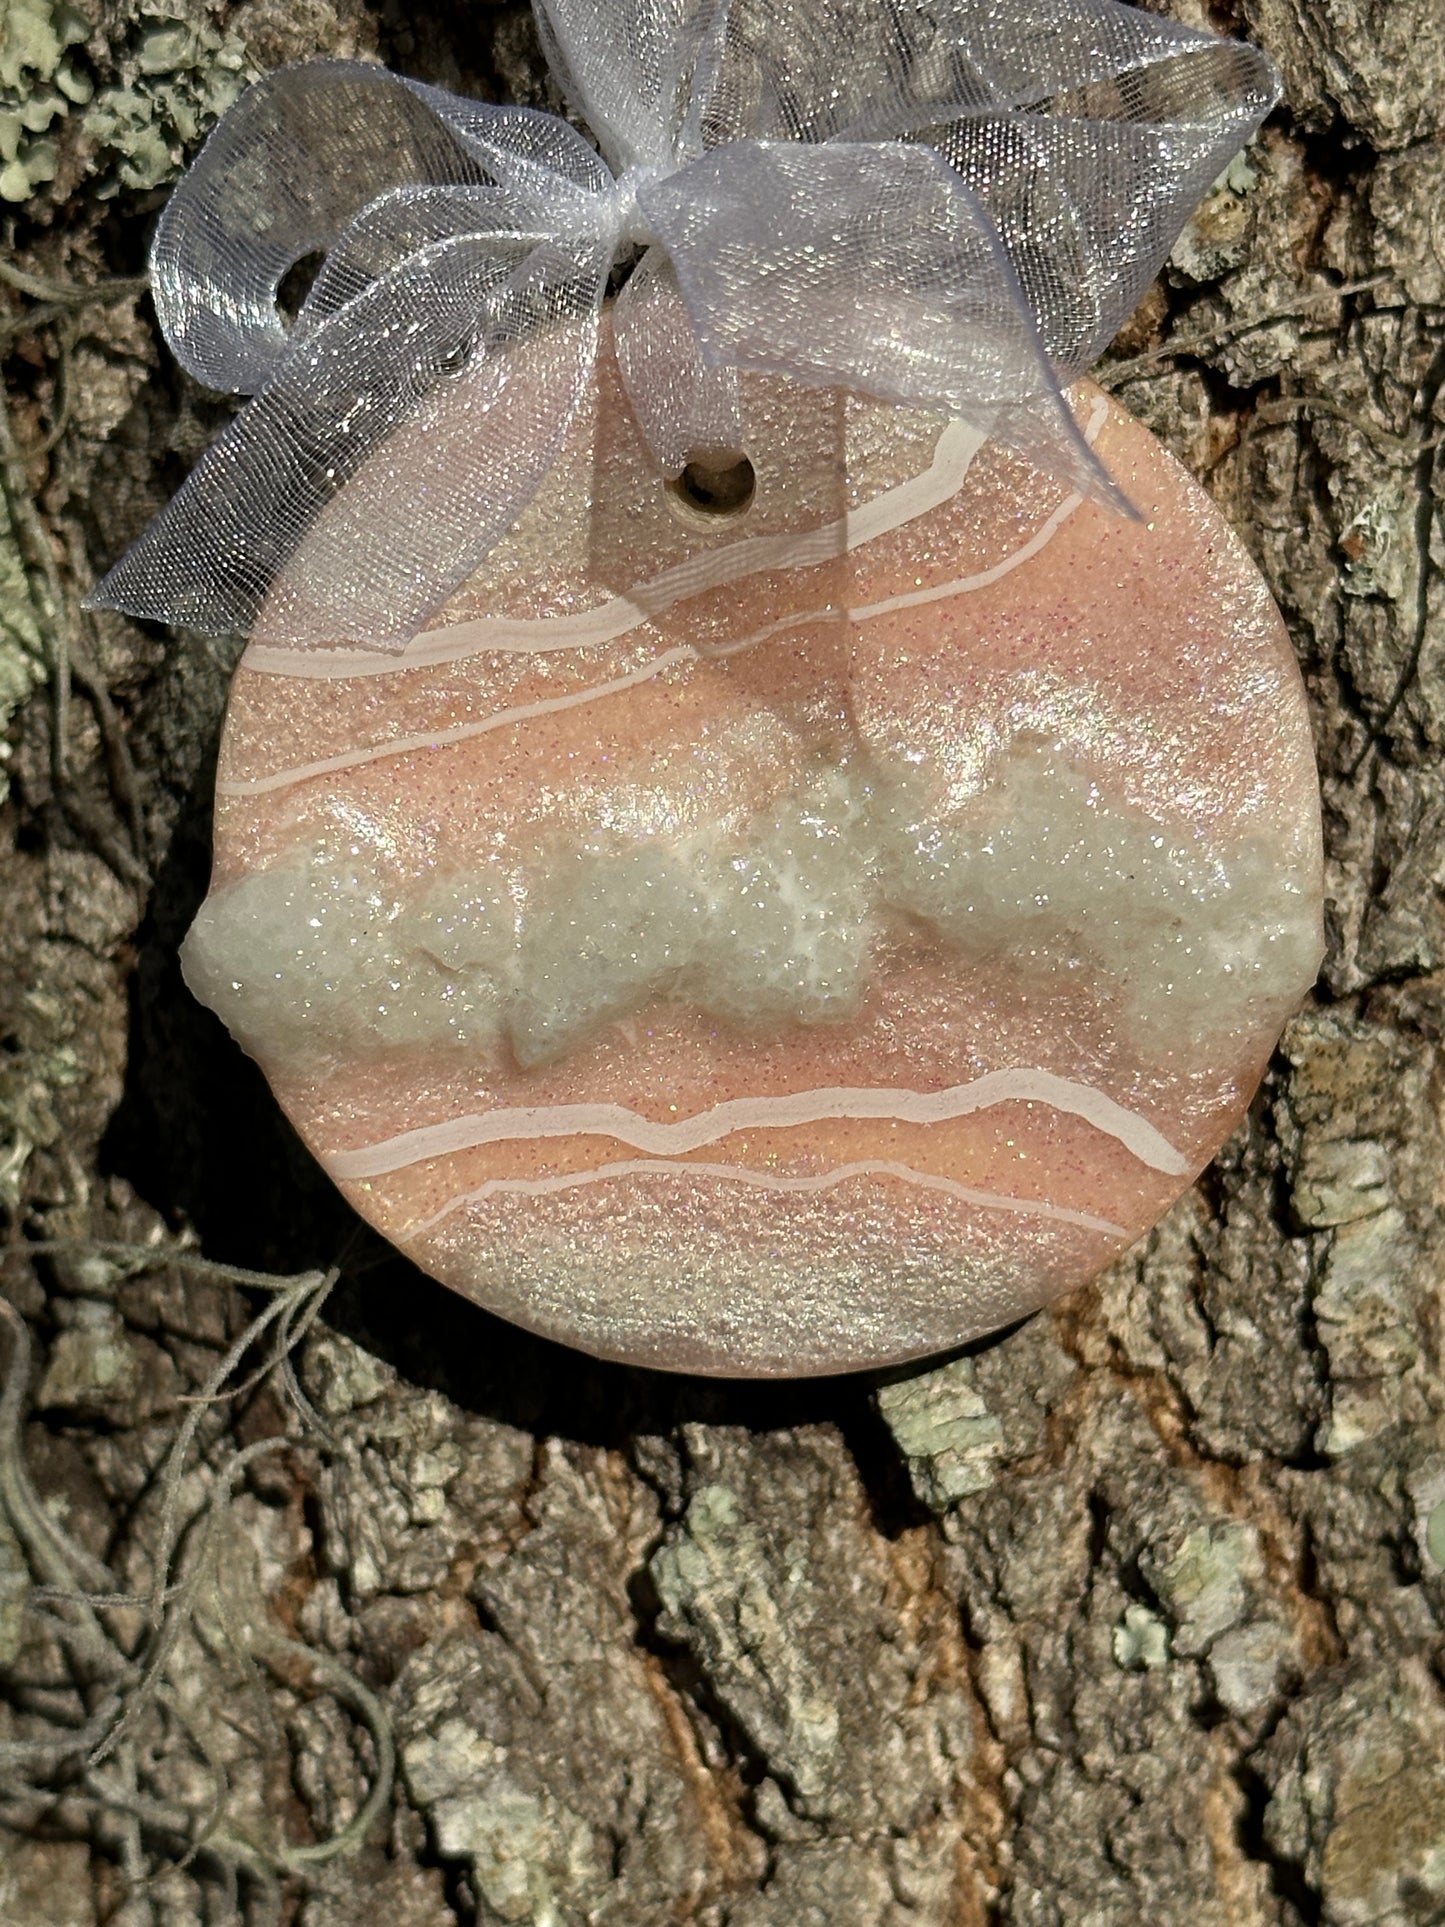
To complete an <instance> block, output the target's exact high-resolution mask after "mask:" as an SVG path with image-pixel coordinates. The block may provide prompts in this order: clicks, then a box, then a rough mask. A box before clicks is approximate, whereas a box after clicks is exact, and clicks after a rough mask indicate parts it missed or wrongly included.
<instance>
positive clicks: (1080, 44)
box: [93, 0, 1277, 649]
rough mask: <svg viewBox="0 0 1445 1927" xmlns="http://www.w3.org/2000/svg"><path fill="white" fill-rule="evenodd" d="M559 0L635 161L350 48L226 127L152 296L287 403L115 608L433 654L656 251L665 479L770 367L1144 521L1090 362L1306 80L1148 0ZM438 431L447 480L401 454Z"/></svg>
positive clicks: (213, 460) (272, 85)
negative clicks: (412, 440)
mask: <svg viewBox="0 0 1445 1927" xmlns="http://www.w3.org/2000/svg"><path fill="white" fill-rule="evenodd" d="M535 4H536V11H537V17H538V23H539V26H540V28H541V31H542V38H543V44H544V46H545V48H546V51H547V57H548V60H549V61H550V63H551V65H552V68H553V70H554V72H555V73H556V75H557V76H558V78H559V80H560V82H561V84H562V85H563V87H564V89H565V90H566V92H567V94H568V96H569V99H570V101H571V103H572V105H573V106H574V108H575V109H576V111H577V113H578V114H579V115H580V116H581V117H582V118H583V119H585V121H586V123H587V125H588V126H589V127H590V128H591V129H592V131H593V133H594V134H595V136H596V138H597V141H598V143H599V145H600V147H601V150H602V151H601V154H600V155H599V154H598V153H597V152H596V150H595V149H594V148H593V147H592V146H591V145H590V144H589V143H588V141H586V140H585V139H584V138H583V137H582V135H581V134H579V133H578V132H576V131H575V129H574V128H573V127H571V126H570V125H569V124H568V123H566V122H564V121H562V120H560V119H557V118H555V117H554V116H552V115H549V114H542V113H536V112H532V111H529V110H527V109H523V108H517V107H496V106H490V105H487V104H484V103H482V102H479V101H473V100H464V99H460V98H458V97H456V96H454V95H451V94H446V93H443V92H440V91H439V90H438V89H436V88H433V87H424V86H421V85H419V84H417V83H416V82H413V81H407V80H402V79H399V78H398V77H397V76H396V75H394V74H391V73H389V72H387V71H386V70H385V69H384V68H381V67H373V66H366V65H362V64H359V63H355V62H349V61H317V62H313V63H304V64H301V65H297V66H292V67H284V68H282V69H280V70H279V71H278V72H276V73H273V74H271V75H270V76H269V77H267V78H266V79H264V80H261V81H259V82H257V84H256V85H255V86H253V87H252V88H251V89H250V90H249V91H248V92H247V93H246V94H244V95H243V96H242V98H241V99H240V100H239V101H238V102H237V103H236V105H235V106H234V107H233V108H232V109H231V110H230V112H229V113H228V114H227V115H226V116H225V118H224V120H222V121H221V123H220V125H219V126H218V127H217V128H216V129H215V131H214V132H213V133H212V134H211V136H210V138H209V140H208V141H207V142H206V144H205V146H204V147H203V149H202V150H201V153H200V154H199V156H198V157H197V159H196V161H195V162H194V164H193V165H192V166H191V168H190V170H189V172H188V173H187V174H186V176H185V177H184V179H183V180H182V181H181V183H180V185H179V186H178V187H177V189H176V191H175V194H174V195H173V196H172V198H171V201H170V203H169V205H168V206H167V208H166V210H165V212H164V214H163V215H162V217H161V220H160V223H159V226H158V228H157V231H156V237H155V242H154V246H153V249H152V254H151V279H152V287H153V290H154V295H155V303H156V309H157V313H158V315H159V317H160V322H161V326H162V328H163V329H164V331H165V335H166V338H167V340H168V341H169V343H170V345H171V347H172V348H173V350H174V351H175V354H176V356H177V358H178V359H179V360H180V362H181V363H182V365H183V366H184V367H185V368H186V369H188V370H189V372H190V373H191V374H192V375H194V376H195V377H196V378H197V379H198V380H199V381H202V382H204V383H205V384H206V385H207V386H208V387H211V388H216V389H229V390H232V391H234V392H236V393H239V394H245V395H250V396H252V397H253V399H252V400H251V401H250V403H249V404H248V406H247V407H246V408H245V409H243V410H242V412H241V413H240V414H239V415H238V416H237V417H236V419H235V420H234V422H232V424H231V425H230V427H229V428H227V430H226V431H225V433H224V434H223V435H222V436H221V437H220V439H219V440H218V441H217V442H216V443H215V445H214V446H213V447H212V448H211V449H210V450H209V452H208V453H207V454H206V455H205V456H204V457H203V458H202V460H201V461H200V462H199V463H198V464H197V466H196V468H195V469H194V471H193V472H192V474H191V475H190V477H189V479H188V480H187V482H186V483H185V485H184V486H183V487H182V489H181V490H180V492H179V493H178V494H177V495H176V497H175V498H174V500H173V501H172V502H171V503H170V504H169V506H168V507H167V508H166V509H165V510H164V511H163V512H162V513H161V515H159V516H158V517H157V518H156V520H155V521H154V522H153V523H152V524H151V526H150V528H149V529H148V530H147V531H146V533H145V534H144V535H143V536H142V537H141V539H140V540H139V541H138V542H137V543H136V544H135V546H134V547H133V548H132V549H131V550H130V551H129V553H128V554H127V555H125V556H124V557H123V558H122V560H121V561H120V563H119V564H118V565H117V566H116V567H115V568H114V569H112V570H111V572H110V574H109V575H108V576H106V578H105V580H104V581H103V582H102V583H101V584H100V586H99V588H98V589H97V591H96V593H95V596H94V598H93V600H94V601H95V603H96V604H98V605H100V606H108V607H113V608H120V609H126V610H129V611H131V612H132V613H134V614H136V615H142V616H149V617H154V618H158V619H161V620H164V621H168V622H174V623H180V624H184V625H186V626H188V627H191V628H195V629H201V630H207V631H212V632H226V631H243V632H254V633H260V632H262V631H263V630H264V632H265V633H266V634H268V635H277V636H284V637H285V638H286V639H287V640H289V641H291V642H299V643H304V642H323V641H342V640H345V641H354V642H360V643H364V644H368V645H371V646H373V647H377V648H383V649H397V648H400V647H403V646H404V645H405V643H406V641H407V640H408V638H409V637H410V636H412V635H413V634H414V633H415V632H416V630H417V629H418V628H419V627H420V626H421V625H422V624H423V623H424V622H425V620H426V618H427V616H428V615H429V614H430V613H431V612H432V611H433V610H434V609H436V607H437V606H438V605H439V604H440V603H441V602H443V601H444V600H445V599H446V597H447V596H448V595H449V594H450V593H451V592H452V591H453V590H454V589H455V588H456V587H457V586H458V585H459V584H460V583H462V582H463V581H465V580H466V578H467V577H468V576H469V575H470V574H471V573H472V572H473V571H474V570H475V569H476V567H477V566H478V564H479V563H480V562H481V561H482V559H483V558H484V557H485V555H486V554H487V552H488V550H489V549H490V548H491V547H492V546H493V545H494V544H495V543H496V542H497V541H498V539H499V538H500V537H501V536H502V535H503V534H504V533H505V532H506V531H507V530H508V529H509V528H511V527H512V526H513V525H514V524H515V522H516V521H517V519H518V517H519V516H520V515H521V513H522V512H523V510H524V509H525V508H526V506H527V504H528V503H529V502H530V501H531V499H532V497H533V495H534V494H535V493H536V491H537V489H538V487H539V486H540V484H541V482H542V480H543V478H544V477H545V476H546V474H547V472H548V469H549V468H550V467H551V465H552V464H553V462H555V460H556V459H557V456H558V453H559V451H560V450H561V448H562V446H563V444H564V442H565V440H566V438H567V435H568V430H569V427H570V425H571V423H572V421H573V418H574V416H575V414H576V411H577V409H578V406H579V404H580V403H581V401H582V399H583V397H584V395H585V394H586V393H587V391H588V388H589V384H590V383H591V381H592V378H593V364H594V360H595V357H596V354H597V350H598V342H599V324H600V317H601V310H602V304H603V298H604V296H605V294H606V291H607V288H608V283H609V278H610V276H611V274H612V271H613V269H614V267H615V266H616V265H617V264H618V262H619V261H628V260H631V259H633V258H634V256H636V254H637V253H638V251H639V250H640V251H641V258H640V260H638V261H637V263H636V266H635V267H634V269H633V272H632V274H631V276H630V278H629V279H628V280H627V281H626V283H625V285H624V286H623V288H622V291H621V294H620V296H619V298H618V300H617V302H616V307H615V315H614V340H615V351H616V355H617V360H618V364H619V368H620V372H621V376H622V380H623V382H624V384H625V387H626V390H627V393H628V395H629V397H630V400H631V404H632V407H633V409H634V411H635V413H636V415H637V419H638V422H639V424H640V426H641V428H642V430H643V432H644V433H645V435H646V436H647V439H648V441H649V442H650V444H651V446H652V448H653V450H654V452H655V454H656V457H657V461H658V463H659V465H660V467H661V468H662V469H663V470H664V471H665V472H667V473H669V474H676V473H677V472H678V471H679V470H680V469H681V468H682V467H683V465H684V463H685V462H686V461H687V459H688V458H689V455H690V454H691V453H692V452H694V451H696V450H699V449H718V448H727V447H738V446H743V445H745V436H746V424H745V422H744V420H743V418H742V414H741V403H740V399H739V397H740V387H739V381H738V374H739V371H743V370H752V371H759V372H763V373H767V374H772V375H780V374H781V375H786V376H790V377H792V378H793V379H794V380H797V381H799V382H803V383H806V384H809V385H812V386H828V387H832V386H841V387H846V388H852V389H856V390H860V391H862V392H864V393H866V394H869V395H874V396H879V397H882V398H884V399H886V400H891V401H896V402H900V403H904V404H907V405H909V406H911V407H915V408H922V409H928V410H936V411H938V412H940V413H944V414H947V415H951V416H956V417H961V418H962V419H964V420H966V421H968V422H970V423H972V424H973V425H974V426H975V427H977V428H980V429H982V430H983V431H984V432H986V433H989V434H991V435H992V436H993V437H995V438H996V439H998V440H1001V441H1003V442H1005V443H1008V444H1009V445H1011V446H1012V447H1014V448H1016V449H1018V450H1020V451H1021V452H1022V453H1024V454H1025V455H1026V456H1028V457H1029V458H1030V459H1031V460H1033V461H1035V462H1036V463H1038V464H1039V465H1041V466H1042V467H1044V468H1046V469H1048V470H1050V471H1051V472H1053V473H1055V474H1058V475H1062V476H1065V477H1067V478H1068V479H1069V480H1070V481H1071V482H1072V483H1073V484H1074V485H1076V486H1082V487H1084V488H1085V489H1087V490H1088V491H1089V492H1091V493H1092V494H1094V495H1096V496H1100V497H1103V498H1105V499H1113V500H1115V502H1116V504H1118V505H1120V506H1123V504H1122V501H1121V498H1119V497H1118V494H1117V491H1116V490H1115V489H1114V485H1113V484H1112V482H1111V481H1110V480H1109V478H1108V476H1107V475H1106V474H1105V473H1104V472H1103V471H1102V470H1101V469H1100V468H1099V467H1098V465H1097V463H1096V462H1095V459H1094V457H1093V456H1092V454H1091V453H1090V451H1089V450H1088V448H1087V447H1086V445H1085V444H1084V442H1083V441H1082V439H1081V437H1080V436H1079V434H1078V432H1077V430H1076V428H1075V424H1074V418H1073V415H1072V413H1071V412H1070V410H1069V407H1068V404H1067V401H1066V400H1065V398H1064V395H1063V386H1064V384H1065V383H1067V382H1068V381H1070V380H1071V379H1072V378H1073V377H1074V376H1076V375H1077V374H1079V373H1080V372H1082V371H1083V370H1084V369H1086V368H1087V367H1088V366H1089V365H1090V364H1091V363H1092V362H1093V361H1094V359H1095V358H1096V357H1097V356H1098V355H1099V353H1100V352H1101V351H1102V349H1103V348H1104V347H1105V346H1106V344H1107V343H1108V341H1109V340H1110V338H1111V337H1112V336H1113V334H1114V333H1115V332H1116V331H1117V329H1118V328H1119V326H1120V324H1121V323H1122V322H1123V321H1124V319H1125V318H1126V317H1127V316H1128V314H1129V313H1130V311H1131V310H1132V309H1133V308H1134V306H1135V304H1136V303H1137V302H1138V300H1139V299H1140V297H1141V296H1142V294H1143V293H1144V291H1145V289H1146V288H1147V287H1148V285H1149V282H1150V281H1151V279H1152V278H1153V276H1154V275H1155V274H1156V273H1157V272H1158V270H1159V267H1160V266H1161V264H1162V262H1163V261H1164V258H1165V256H1166V254H1167V253H1168V250H1169V248H1170V247H1171V246H1172V245H1173V243H1174V241H1175V239H1176V237H1177V235H1178V233H1179V230H1180V228H1181V227H1182V225H1183V223H1184V221H1185V219H1186V218H1187V216H1188V214H1189V212H1190V210H1191V209H1192V208H1193V206H1194V205H1195V203H1196V202H1197V201H1198V199H1199V198H1200V196H1201V195H1202V194H1203V193H1204V192H1205V191H1206V190H1207V189H1208V187H1209V186H1210V185H1211V183H1212V182H1213V181H1214V180H1215V178H1216V177H1217V176H1218V174H1219V173H1220V171H1221V169H1222V168H1223V167H1224V166H1225V165H1226V164H1227V162H1228V161H1229V159H1230V157H1231V156H1232V155H1233V154H1234V153H1235V152H1236V151H1237V150H1238V148H1239V147H1240V146H1241V145H1242V144H1243V143H1244V141H1245V140H1247V139H1248V137H1249V135H1250V134H1251V133H1252V132H1253V131H1254V129H1255V128H1256V127H1257V126H1258V125H1259V123H1260V121H1261V120H1262V119H1263V118H1264V116H1265V115H1266V114H1267V113H1268V112H1269V110H1270V108H1271V106H1272V105H1273V104H1274V102H1275V100H1276V98H1277V83H1276V78H1275V74H1274V70H1273V68H1272V67H1271V66H1270V64H1269V62H1268V60H1267V59H1266V58H1265V57H1264V56H1263V55H1262V54H1260V53H1258V52H1257V51H1255V50H1254V49H1253V48H1250V47H1247V46H1242V45H1238V44H1236V43H1234V42H1231V41H1224V40H1218V39H1215V38H1213V37H1212V36H1209V35H1205V34H1199V33H1194V32H1191V31H1189V30H1188V29H1186V28H1184V27H1181V26H1178V25H1177V24H1175V23H1174V22H1173V21H1170V20H1167V19H1163V18H1160V17H1158V16H1156V15H1152V14H1147V13H1143V12H1140V11H1139V10H1137V9H1136V8H1135V7H1133V6H1128V5H1122V4H1117V0H535ZM317 253H324V254H325V260H324V264H323V265H322V267H321V269H320V271H319V273H318V274H317V275H316V278H315V280H314V282H313V284H312V286H311V289H310V292H309V294H308V295H307V297H306V300H305V302H304V304H303V306H302V307H301V310H300V313H299V315H298V316H297V318H296V320H295V322H294V325H292V326H291V327H290V328H288V327H287V326H286V324H285V322H284V321H283V319H282V316H281V313H280V311H279V308H278V302H277V297H278V289H279V288H280V286H281V283H282V281H283V278H284V277H285V276H286V274H287V273H288V272H289V271H290V270H291V269H292V268H293V267H294V266H295V265H296V263H297V262H299V261H302V260H304V259H305V258H306V257H308V256H312V255H315V254H317ZM519 354H520V355H521V357H522V360H523V362H524V363H525V369H524V372H523V373H521V374H519V360H518V357H519ZM441 421H445V422H446V424H447V426H448V430H449V432H447V433H445V434H437V435H436V437H435V446H436V451H437V452H436V457H435V460H434V461H432V462H431V463H430V465H429V466H426V467H425V469H424V471H423V472H422V478H421V479H420V480H418V470H417V467H416V464H415V461H414V460H413V461H411V462H410V464H407V463H401V462H398V463H397V464H396V465H395V468H394V469H389V468H388V465H387V462H386V460H385V459H384V455H385V451H384V444H385V443H386V442H387V439H388V438H389V437H390V436H392V435H393V434H394V433H395V432H396V431H398V430H399V429H401V428H403V427H404V426H405V427H408V428H409V430H410V431H411V432H412V433H413V434H415V433H417V432H419V433H421V434H422V435H423V436H425V435H426V434H427V432H428V426H429V424H432V423H437V422H441ZM459 428H461V429H462V430H464V432H456V431H457V430H458V429H459ZM363 468H364V470H365V472H364V473H359V472H360V471H362V470H363ZM353 479H355V481H356V492H357V493H358V495H359V496H360V498H361V499H360V500H359V501H358V502H356V503H355V504H349V503H348V504H342V503H340V502H339V501H338V500H337V498H338V497H340V496H341V495H342V493H343V491H345V490H346V488H347V485H348V483H349V482H351V481H353ZM343 507H344V508H345V509H346V511H347V512H346V513H345V514H344V516H343V517H342V522H343V526H344V529H345V535H346V539H345V542H344V543H343V544H338V543H337V542H336V541H335V540H332V541H330V542H329V543H327V544H325V545H323V547H324V549H325V550H326V553H327V555H328V556H329V557H330V560H329V561H325V560H320V559H318V560H317V562H316V564H315V566H311V565H310V564H309V563H308V564H307V566H306V567H304V568H302V567H298V566H297V561H298V557H299V558H300V559H303V560H304V559H305V556H306V550H305V547H304V546H303V545H304V542H305V537H306V535H307V531H308V530H309V529H311V528H312V527H313V525H314V524H315V523H316V520H317V518H318V516H320V515H321V514H322V512H323V511H327V513H328V514H329V515H331V517H332V519H333V520H334V519H335V516H336V511H338V510H340V509H342V508H343ZM288 565H290V566H289V567H288ZM303 576H304V578H305V579H304V587H302V586H298V584H299V582H300V578H301V577H303ZM258 618H259V620H258Z"/></svg>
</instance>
